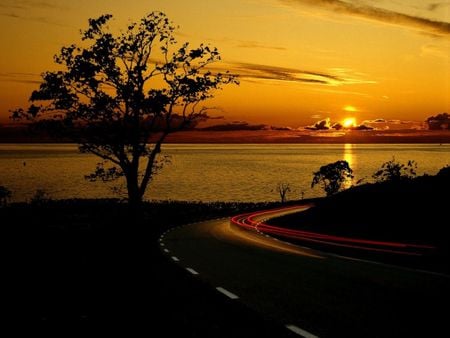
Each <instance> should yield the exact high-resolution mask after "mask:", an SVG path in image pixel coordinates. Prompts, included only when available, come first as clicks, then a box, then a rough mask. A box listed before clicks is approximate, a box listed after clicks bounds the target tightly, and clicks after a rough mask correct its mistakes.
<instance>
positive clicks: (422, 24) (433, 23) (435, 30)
mask: <svg viewBox="0 0 450 338" xmlns="http://www.w3.org/2000/svg"><path fill="white" fill-rule="evenodd" d="M278 1H280V2H282V3H284V4H287V5H290V6H296V5H309V6H314V7H321V8H324V9H327V10H330V11H333V12H337V13H342V14H347V15H351V16H355V17H359V18H363V19H368V20H372V21H377V22H380V23H383V24H386V23H388V24H395V25H401V26H406V27H410V28H415V29H419V30H421V31H424V32H427V33H430V34H433V35H438V36H444V35H448V34H450V23H448V22H443V21H437V20H432V19H427V18H423V17H419V16H413V15H409V14H405V13H400V12H396V11H392V10H389V9H383V8H379V7H373V6H370V5H365V4H362V3H361V2H360V1H351V0H350V1H343V0H278ZM434 5H436V4H434ZM439 6H440V5H437V6H431V8H432V9H436V8H438V7H439Z"/></svg>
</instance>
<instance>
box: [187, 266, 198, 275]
mask: <svg viewBox="0 0 450 338" xmlns="http://www.w3.org/2000/svg"><path fill="white" fill-rule="evenodd" d="M186 270H187V271H189V272H190V273H192V274H193V275H198V272H197V271H195V270H194V269H192V268H186Z"/></svg>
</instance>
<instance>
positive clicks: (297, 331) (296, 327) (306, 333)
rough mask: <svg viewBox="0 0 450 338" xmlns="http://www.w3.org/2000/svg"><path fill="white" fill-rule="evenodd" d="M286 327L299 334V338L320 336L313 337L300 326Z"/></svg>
mask: <svg viewBox="0 0 450 338" xmlns="http://www.w3.org/2000/svg"><path fill="white" fill-rule="evenodd" d="M286 327H287V328H288V329H289V330H291V331H292V332H294V333H296V334H298V335H299V336H302V337H304V338H319V337H318V336H315V335H313V334H312V333H309V332H308V331H305V330H303V329H301V328H299V327H298V326H295V325H286Z"/></svg>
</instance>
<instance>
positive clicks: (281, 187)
mask: <svg viewBox="0 0 450 338" xmlns="http://www.w3.org/2000/svg"><path fill="white" fill-rule="evenodd" d="M276 191H277V192H278V194H279V195H280V200H281V203H285V202H286V201H287V193H288V192H290V191H291V187H290V185H289V183H278V184H277V188H276Z"/></svg>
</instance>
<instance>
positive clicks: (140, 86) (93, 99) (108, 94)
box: [12, 12, 237, 205]
mask: <svg viewBox="0 0 450 338" xmlns="http://www.w3.org/2000/svg"><path fill="white" fill-rule="evenodd" d="M111 18H112V15H109V14H107V15H102V16H100V17H99V18H97V19H90V20H89V27H88V29H86V30H85V31H82V32H81V40H82V41H81V42H80V44H79V45H75V44H72V45H70V46H66V47H63V48H62V49H61V52H60V53H59V54H58V55H56V56H55V58H54V60H55V62H56V63H57V64H58V69H59V70H56V71H49V72H45V73H44V74H43V76H42V77H43V82H42V84H41V85H40V87H39V89H38V90H36V91H34V92H33V93H32V94H31V98H30V101H31V102H32V105H31V106H30V107H29V108H28V109H27V110H24V109H18V110H15V111H13V112H12V118H13V119H29V120H32V121H34V122H36V123H38V126H40V127H42V128H44V129H45V130H46V131H47V132H50V133H51V134H53V135H55V136H59V137H64V138H66V139H67V138H68V139H71V140H73V141H74V142H76V143H78V144H79V148H80V151H81V152H84V153H91V154H94V155H97V156H98V157H100V158H101V159H102V161H101V163H99V165H98V166H97V169H96V170H95V172H94V173H93V174H92V175H88V177H87V178H88V179H90V180H96V179H101V180H113V179H117V178H119V177H122V176H124V177H125V179H126V186H127V191H128V201H129V203H130V204H132V205H138V204H140V203H141V201H142V199H143V195H144V193H145V191H146V188H147V186H148V185H149V183H150V182H151V180H152V177H153V175H154V174H155V172H156V171H157V170H158V168H160V166H161V162H159V161H158V158H159V154H160V152H161V145H162V144H163V142H164V141H165V140H166V138H167V136H168V135H169V134H170V133H173V132H176V131H180V130H183V129H186V128H189V127H191V126H193V125H194V124H195V123H196V122H198V121H199V120H202V119H205V118H207V114H206V112H207V110H206V108H205V107H202V106H200V104H201V103H202V102H203V101H205V100H206V99H208V98H211V97H212V96H213V93H214V92H215V90H217V89H220V88H221V87H222V85H225V84H229V83H237V81H236V78H235V76H233V75H231V74H229V73H228V72H225V73H219V72H212V71H211V70H208V66H209V65H210V64H211V63H214V62H216V61H218V60H220V55H219V52H218V51H217V49H216V48H211V47H209V46H206V45H203V44H202V45H200V46H198V47H196V48H190V47H189V44H188V43H184V44H183V45H179V46H178V47H177V43H176V41H175V38H174V31H175V27H174V26H173V24H172V23H171V22H170V21H169V19H168V18H167V17H166V15H165V14H163V13H161V12H153V13H150V14H148V15H146V16H145V17H144V18H142V19H141V20H140V21H139V22H137V23H131V24H129V25H128V27H126V29H125V30H124V31H121V32H120V33H113V32H111V31H110V29H109V28H108V26H107V24H108V22H109V21H110V20H111ZM35 103H37V105H35ZM106 163H108V165H110V166H109V167H108V166H106Z"/></svg>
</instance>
